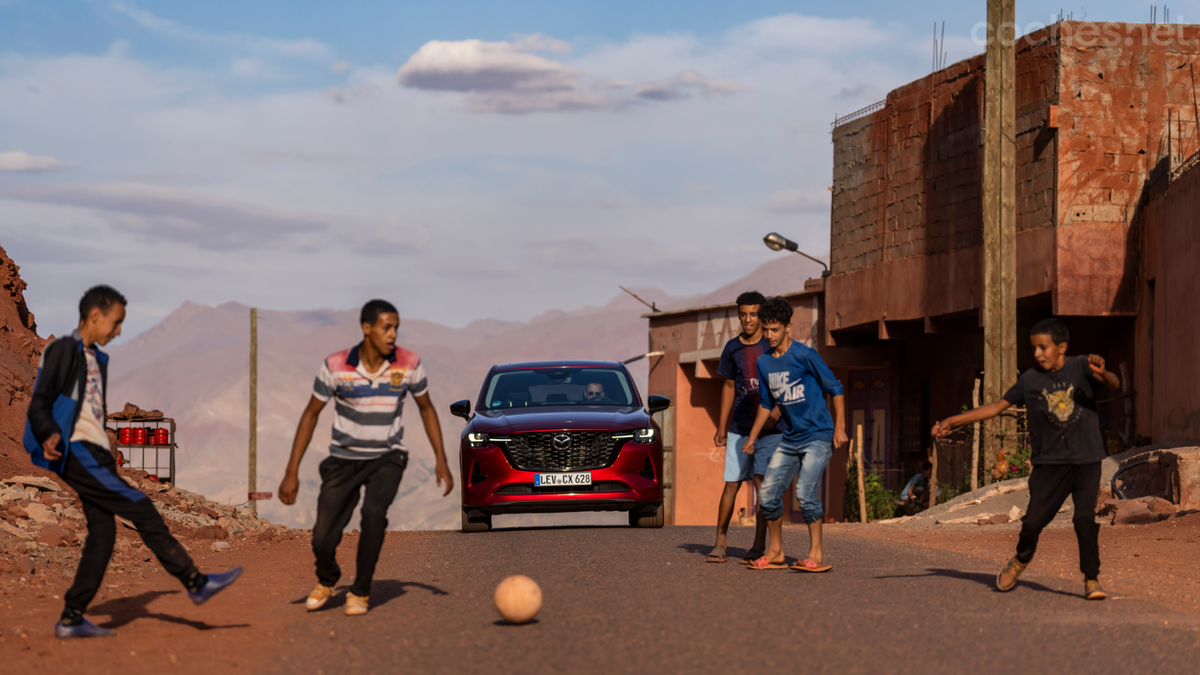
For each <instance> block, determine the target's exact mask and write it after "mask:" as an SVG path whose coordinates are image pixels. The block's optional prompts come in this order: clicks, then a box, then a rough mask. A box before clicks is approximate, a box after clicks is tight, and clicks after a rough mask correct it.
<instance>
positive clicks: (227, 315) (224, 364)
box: [108, 256, 821, 529]
mask: <svg viewBox="0 0 1200 675" xmlns="http://www.w3.org/2000/svg"><path fill="white" fill-rule="evenodd" d="M820 270H821V268H820V267H819V266H818V265H816V264H815V263H812V262H810V261H807V260H805V259H803V258H801V257H800V256H780V257H777V258H775V259H773V260H771V261H769V262H767V263H766V264H764V265H762V266H760V267H759V268H758V269H756V270H754V271H753V272H751V273H750V274H748V275H746V276H745V277H743V278H741V279H738V280H737V281H735V282H733V283H730V284H727V285H725V286H723V287H721V288H719V289H717V290H715V291H712V292H711V293H705V294H700V295H694V296H687V297H672V296H669V295H668V294H666V293H665V292H663V291H661V290H659V289H653V288H641V289H632V290H633V292H634V293H636V294H637V295H638V296H640V297H641V298H643V299H645V300H646V301H648V302H652V303H654V304H655V305H656V306H657V307H658V308H659V309H674V308H682V307H690V306H701V305H708V304H718V303H722V302H731V301H732V300H733V299H734V298H735V297H736V296H737V294H738V293H740V292H741V291H743V290H751V289H757V290H759V291H760V292H762V293H764V294H766V295H772V294H778V293H785V292H790V291H794V290H799V289H801V288H802V287H803V285H804V279H806V278H809V277H812V276H817V275H819V274H820ZM647 311H649V308H648V307H646V306H645V305H643V304H642V303H640V302H638V301H637V300H635V299H634V298H633V297H631V296H629V295H627V294H625V293H621V294H620V295H617V296H616V297H614V298H613V299H612V300H611V301H610V302H608V303H607V304H605V305H604V306H601V307H593V306H588V307H584V308H583V309H577V310H573V311H557V310H556V311H549V312H546V313H545V314H542V315H541V316H538V317H536V318H534V319H531V320H530V321H527V322H512V321H503V320H496V319H487V320H481V321H475V322H473V323H470V324H468V325H466V326H464V327H462V328H450V327H447V326H442V325H439V324H436V323H431V322H428V321H423V320H421V319H415V318H406V317H401V325H400V330H399V335H398V337H397V343H398V344H400V345H402V346H403V347H404V348H406V349H408V350H410V351H414V352H416V353H417V354H419V355H420V356H421V360H422V363H423V364H424V367H425V370H426V373H427V375H428V377H429V382H430V389H429V391H430V396H431V397H432V399H433V401H434V403H435V404H436V406H437V410H438V415H439V418H440V422H441V427H442V435H443V437H444V438H445V439H446V453H447V456H448V459H449V461H450V466H451V469H452V470H453V471H454V473H455V479H456V481H457V480H458V478H459V477H458V475H457V473H458V469H457V462H458V438H459V435H460V432H461V430H462V427H463V421H462V420H460V419H458V418H455V417H452V416H451V415H450V414H449V410H448V405H449V404H450V403H451V402H453V401H456V400H459V399H464V398H465V399H474V398H475V397H476V395H477V393H478V389H479V386H480V384H481V382H482V379H483V377H484V375H485V374H486V373H487V370H488V369H489V368H490V367H491V366H492V365H493V364H496V363H507V362H514V361H525V360H539V359H556V358H583V359H605V360H625V359H628V358H631V357H633V356H637V355H639V354H643V353H645V351H646V344H647V328H648V326H647V323H648V322H647V320H646V319H643V318H641V316H640V315H641V314H643V313H645V312H647ZM249 315H250V312H249V307H246V306H244V305H241V304H238V303H235V302H230V303H226V304H222V305H218V306H216V307H209V306H205V305H198V304H194V303H191V302H185V303H184V304H183V305H182V306H180V307H179V308H178V309H177V310H175V311H174V312H172V313H171V314H170V315H169V316H167V317H166V318H164V319H163V320H162V321H161V322H159V323H158V324H156V325H155V326H154V327H152V328H151V329H150V330H147V331H146V332H144V333H141V334H139V335H137V336H135V337H133V338H131V339H129V340H127V341H125V342H124V343H122V344H120V345H119V346H116V347H114V348H113V349H112V350H111V351H110V355H111V357H112V358H111V361H110V364H111V365H110V367H109V373H110V376H109V383H110V384H109V395H108V400H109V407H110V409H111V410H119V409H120V407H121V405H122V404H123V403H125V402H132V403H134V404H137V405H138V406H140V407H142V408H144V409H147V410H149V409H158V410H161V411H163V412H164V414H166V416H167V417H170V418H173V419H175V420H176V424H177V441H178V445H179V448H178V451H177V455H176V468H177V474H178V476H177V483H178V484H179V486H180V487H182V488H184V489H187V490H190V491H192V492H196V493H199V494H204V495H207V496H208V497H209V498H210V499H214V500H216V501H220V502H224V503H228V504H239V503H243V502H245V501H246V492H247V490H246V488H247V446H248V432H249V417H248V410H249V332H250V331H249V327H250V322H249ZM361 337H362V333H361V328H360V327H359V325H358V310H357V309H340V310H338V309H315V310H311V311H290V312H285V311H271V310H263V309H260V310H259V312H258V427H257V428H258V463H257V467H258V469H257V471H258V481H257V483H258V484H257V488H258V489H259V490H261V491H275V490H276V488H277V487H278V484H279V480H280V479H281V478H282V476H283V469H284V466H285V464H286V462H287V457H288V454H289V453H290V450H291V443H292V437H293V435H294V434H295V430H296V424H297V422H298V421H299V419H300V413H301V411H302V410H303V409H304V406H305V405H306V404H307V402H308V400H309V397H310V395H311V392H312V383H313V378H314V376H315V375H316V372H317V370H318V368H319V367H320V364H321V361H322V359H324V357H326V356H327V355H329V354H330V353H333V352H336V351H339V350H341V349H345V348H347V347H350V346H352V345H354V344H356V343H357V342H358V341H359V340H360V339H361ZM646 368H647V366H646V361H644V360H643V361H639V362H637V363H635V364H633V365H632V366H631V370H632V371H633V374H634V376H635V378H636V379H637V382H638V386H639V387H640V388H641V389H642V390H643V391H644V389H645V382H646V377H647V370H646ZM332 418H333V413H332V411H331V409H330V408H327V409H326V410H325V411H324V412H323V413H322V415H321V419H320V422H319V424H318V426H317V430H316V432H315V434H314V436H313V442H312V444H311V445H310V447H309V450H308V453H307V455H306V458H305V460H304V463H303V464H302V466H301V474H300V478H301V489H300V495H299V498H298V500H297V503H296V504H295V505H294V506H291V507H287V506H284V505H283V504H282V503H280V502H279V501H260V502H259V504H258V506H259V513H260V515H262V516H264V517H266V518H269V519H270V520H271V521H273V522H277V523H282V524H286V525H289V526H292V527H311V526H312V523H313V520H314V518H315V513H316V495H317V489H318V487H319V482H320V481H319V478H318V475H317V464H318V463H319V461H320V459H322V458H323V457H324V456H325V455H326V453H327V447H328V440H329V438H330V427H331V424H332ZM404 423H405V425H406V426H407V427H408V433H407V434H405V439H406V441H408V449H409V453H410V461H409V465H408V467H409V468H408V471H407V474H406V475H405V477H404V481H403V483H402V484H401V488H400V494H399V496H398V497H397V499H396V502H395V503H394V504H393V506H392V508H391V510H390V511H389V515H388V517H389V527H390V528H392V529H445V528H454V527H457V526H458V524H459V507H458V499H457V497H456V494H455V493H451V495H449V496H448V497H445V498H442V497H441V493H440V490H439V489H438V488H437V487H436V485H435V481H434V477H433V454H432V451H431V450H430V444H429V442H428V440H427V438H426V437H425V434H424V429H423V427H422V425H421V421H420V417H419V415H418V414H417V410H416V405H415V404H413V403H412V402H409V403H408V405H407V406H406V407H405V412H404ZM135 452H136V451H135ZM622 518H623V516H622V515H621V514H561V515H558V514H556V515H553V516H519V515H512V516H502V517H498V519H497V521H496V525H497V527H505V526H520V525H530V524H548V523H581V522H595V523H600V522H620V521H621V520H622ZM614 519H615V520H614ZM356 523H357V515H356V516H355V519H354V520H352V521H351V527H354V526H355V524H356Z"/></svg>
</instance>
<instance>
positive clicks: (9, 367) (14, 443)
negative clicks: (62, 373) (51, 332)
mask: <svg viewBox="0 0 1200 675" xmlns="http://www.w3.org/2000/svg"><path fill="white" fill-rule="evenodd" d="M45 343H46V341H45V340H43V339H42V338H40V337H38V334H37V322H36V321H35V320H34V316H33V313H32V312H30V311H29V308H28V307H27V306H26V305H25V282H24V281H22V280H21V268H20V267H18V266H17V264H16V263H14V262H13V261H12V259H10V258H9V257H8V253H6V252H5V251H4V249H3V248H0V479H3V478H7V477H9V476H12V475H16V474H18V473H25V474H35V475H45V472H43V471H41V470H39V469H35V468H34V467H33V466H32V465H31V464H30V463H29V456H28V455H27V454H25V450H24V449H23V448H22V447H21V434H22V431H23V429H24V427H25V410H26V409H27V408H28V407H29V397H30V395H31V394H32V393H33V381H34V379H35V378H36V377H37V363H38V358H39V357H40V356H41V353H42V347H43V346H45Z"/></svg>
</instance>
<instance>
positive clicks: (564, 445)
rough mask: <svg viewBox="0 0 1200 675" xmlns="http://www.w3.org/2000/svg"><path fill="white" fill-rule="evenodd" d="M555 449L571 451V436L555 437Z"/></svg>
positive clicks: (561, 435) (560, 435)
mask: <svg viewBox="0 0 1200 675" xmlns="http://www.w3.org/2000/svg"><path fill="white" fill-rule="evenodd" d="M554 449H555V450H570V449H571V435H570V434H558V435H557V436H555V437H554Z"/></svg>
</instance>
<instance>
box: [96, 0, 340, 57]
mask: <svg viewBox="0 0 1200 675" xmlns="http://www.w3.org/2000/svg"><path fill="white" fill-rule="evenodd" d="M111 7H112V9H113V10H114V11H115V12H117V13H118V14H121V15H123V16H125V17H127V18H129V19H132V20H133V21H134V22H135V23H137V24H138V25H139V26H141V27H142V28H145V29H146V30H150V31H153V32H155V33H159V34H162V35H167V36H170V37H177V38H183V39H187V40H196V41H201V42H222V43H226V44H231V45H237V46H240V47H244V48H250V49H257V50H264V51H269V52H272V53H274V54H278V55H280V56H288V57H301V58H322V57H326V56H328V55H329V54H330V51H331V50H330V49H329V47H327V46H326V45H324V44H322V43H320V42H318V41H316V40H311V39H307V38H305V39H300V40H276V39H272V38H263V37H257V36H253V35H242V34H238V33H228V34H225V35H217V34H213V33H207V32H205V31H202V30H197V29H195V28H191V27H188V26H185V25H183V24H181V23H179V22H178V21H172V20H171V19H164V18H162V17H160V16H157V15H155V14H152V13H151V12H148V11H146V10H144V9H141V8H140V7H138V6H137V5H136V4H134V3H133V2H127V1H125V0H117V1H116V2H113V3H112V5H111Z"/></svg>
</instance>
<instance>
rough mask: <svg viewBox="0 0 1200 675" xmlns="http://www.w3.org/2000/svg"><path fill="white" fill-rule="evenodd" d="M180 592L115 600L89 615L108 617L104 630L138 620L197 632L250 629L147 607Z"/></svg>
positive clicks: (92, 609)
mask: <svg viewBox="0 0 1200 675" xmlns="http://www.w3.org/2000/svg"><path fill="white" fill-rule="evenodd" d="M178 593H179V591H146V592H145V593H141V594H139V595H131V596H129V597H125V598H113V599H111V600H108V601H106V602H102V603H100V604H99V605H96V606H94V607H92V608H91V609H89V610H88V613H89V614H100V615H104V616H107V617H108V621H105V622H104V623H101V624H99V625H100V626H101V627H102V628H109V629H116V628H120V627H121V626H125V625H128V624H130V623H133V622H134V621H136V620H138V619H153V620H155V621H163V622H166V623H174V624H179V625H181V626H187V627H188V628H194V629H196V630H218V629H224V628H249V627H250V624H248V623H237V624H224V625H213V624H209V623H206V622H204V621H192V620H191V619H184V618H183V617H178V616H172V615H170V614H162V613H160V612H152V611H150V610H149V609H147V605H149V604H150V603H151V602H154V601H155V600H157V599H158V598H160V597H162V596H164V595H175V594H178Z"/></svg>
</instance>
